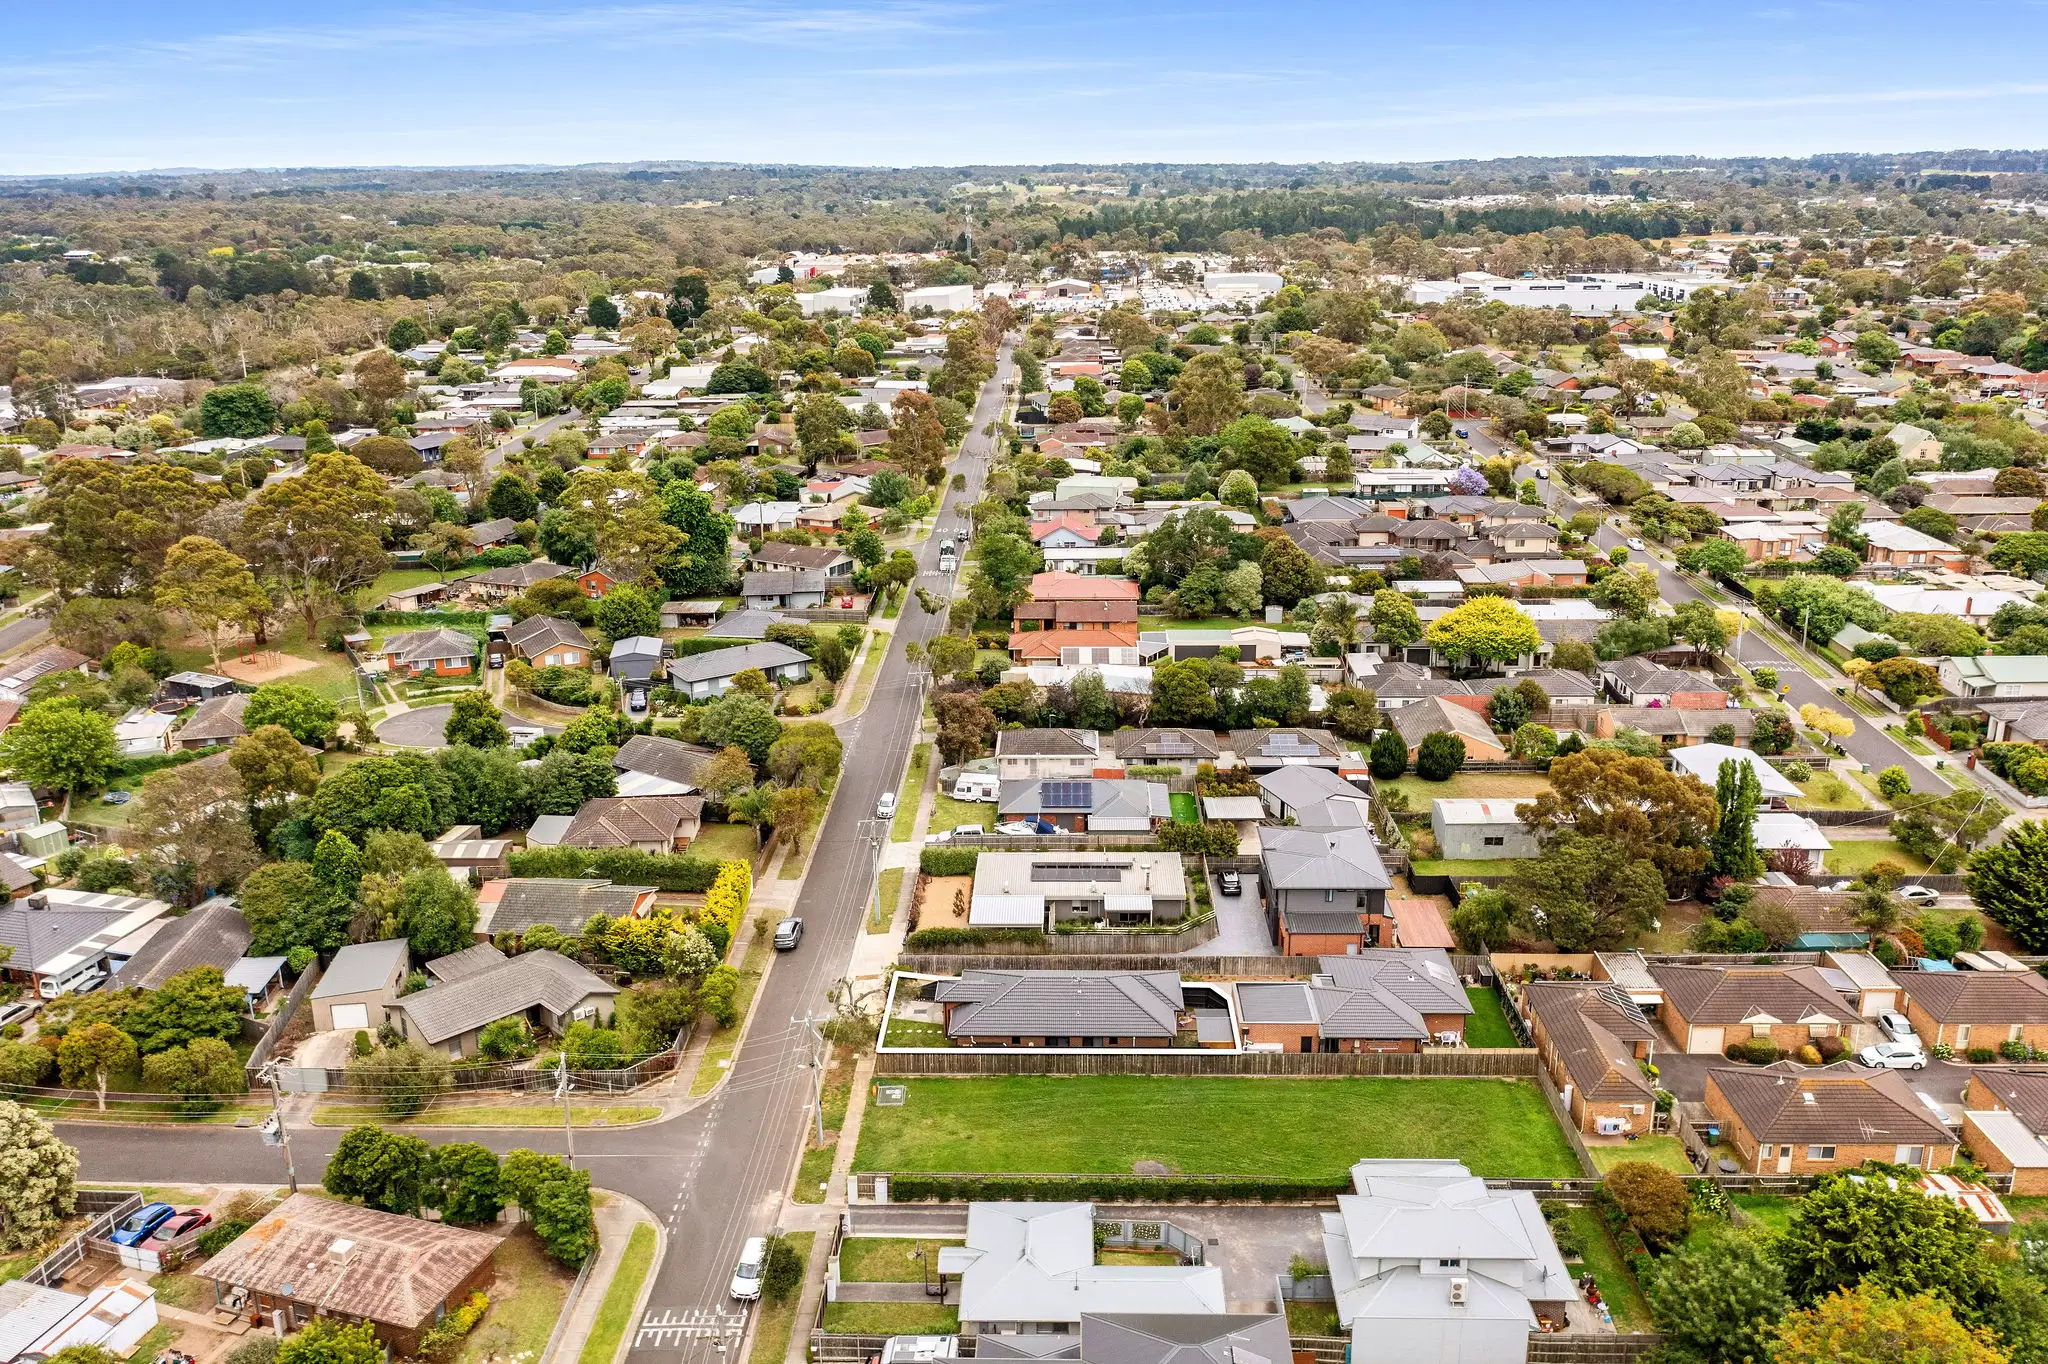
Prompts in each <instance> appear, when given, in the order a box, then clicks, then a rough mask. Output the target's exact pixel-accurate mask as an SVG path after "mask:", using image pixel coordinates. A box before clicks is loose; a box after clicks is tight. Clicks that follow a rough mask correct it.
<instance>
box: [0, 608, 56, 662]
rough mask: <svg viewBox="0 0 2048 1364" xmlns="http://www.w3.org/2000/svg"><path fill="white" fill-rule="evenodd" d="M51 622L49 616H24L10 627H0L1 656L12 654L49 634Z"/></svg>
mask: <svg viewBox="0 0 2048 1364" xmlns="http://www.w3.org/2000/svg"><path fill="white" fill-rule="evenodd" d="M49 628H50V621H49V618H48V617H47V616H23V617H22V618H21V619H20V620H17V621H15V622H13V623H12V624H9V625H0V654H5V653H10V652H12V651H13V650H15V649H19V648H20V647H21V646H23V645H24V644H27V643H28V642H29V641H31V640H33V639H35V638H37V637H38V636H40V635H42V634H45V633H47V632H48V630H49Z"/></svg>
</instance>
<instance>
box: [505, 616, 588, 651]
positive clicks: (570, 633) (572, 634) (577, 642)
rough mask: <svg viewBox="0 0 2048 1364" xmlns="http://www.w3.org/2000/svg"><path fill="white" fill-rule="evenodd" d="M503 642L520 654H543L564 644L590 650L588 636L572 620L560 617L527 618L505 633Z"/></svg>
mask: <svg viewBox="0 0 2048 1364" xmlns="http://www.w3.org/2000/svg"><path fill="white" fill-rule="evenodd" d="M505 642H506V643H507V644H509V645H511V646H512V647H513V648H515V649H517V650H519V651H520V652H521V653H527V654H536V653H544V652H546V651H547V650H549V649H551V648H556V647H559V646H561V645H564V644H568V645H574V646H575V647H577V648H579V649H586V650H587V649H589V648H590V636H589V635H586V634H584V633H583V627H582V626H580V625H578V624H577V623H576V622H575V621H573V620H564V619H563V618H562V617H560V616H528V617H527V618H526V619H525V620H522V621H520V622H519V623H518V624H517V625H515V626H513V627H512V628H511V629H509V630H507V631H506V632H505Z"/></svg>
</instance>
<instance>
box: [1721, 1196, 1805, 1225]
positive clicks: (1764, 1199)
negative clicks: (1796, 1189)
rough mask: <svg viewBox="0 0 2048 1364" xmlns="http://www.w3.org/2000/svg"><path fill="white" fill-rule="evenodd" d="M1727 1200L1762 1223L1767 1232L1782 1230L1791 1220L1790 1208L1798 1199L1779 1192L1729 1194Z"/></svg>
mask: <svg viewBox="0 0 2048 1364" xmlns="http://www.w3.org/2000/svg"><path fill="white" fill-rule="evenodd" d="M1728 1197H1729V1201H1730V1202H1732V1203H1733V1204H1735V1206H1736V1207H1737V1208H1739V1209H1741V1210H1742V1211H1743V1212H1745V1213H1747V1214H1749V1215H1750V1216H1751V1217H1753V1218H1755V1219H1756V1220H1757V1221H1759V1222H1761V1223H1762V1224H1763V1228H1764V1230H1765V1231H1768V1232H1774V1233H1775V1232H1780V1231H1783V1230H1784V1229H1785V1228H1786V1227H1787V1226H1788V1225H1790V1223H1791V1221H1792V1209H1793V1207H1794V1205H1796V1204H1797V1203H1798V1202H1799V1200H1798V1199H1796V1198H1785V1197H1783V1196H1781V1195H1779V1194H1767V1193H1761V1194H1730V1195H1729V1196H1728Z"/></svg>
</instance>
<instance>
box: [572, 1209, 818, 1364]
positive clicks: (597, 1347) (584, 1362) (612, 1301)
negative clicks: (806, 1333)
mask: <svg viewBox="0 0 2048 1364" xmlns="http://www.w3.org/2000/svg"><path fill="white" fill-rule="evenodd" d="M802 1234H803V1235H805V1236H809V1235H811V1233H810V1232H804V1233H802ZM653 1263H654V1224H653V1223H652V1222H641V1223H638V1224H637V1225H635V1226H634V1228H633V1236H632V1239H630V1240H628V1241H627V1242H626V1253H625V1255H624V1256H623V1257H622V1258H621V1259H620V1260H619V1272H618V1273H616V1274H614V1275H613V1276H612V1284H611V1287H610V1288H607V1289H606V1290H605V1294H604V1303H603V1304H602V1305H601V1306H600V1307H599V1308H598V1309H597V1321H596V1322H595V1323H594V1324H593V1325H592V1326H591V1328H590V1335H589V1337H588V1338H587V1339H586V1340H585V1341H584V1342H583V1353H582V1354H581V1355H579V1356H578V1357H577V1364H612V1359H613V1357H614V1356H616V1355H617V1354H618V1352H619V1342H620V1341H621V1340H624V1339H625V1336H626V1328H627V1327H628V1326H630V1325H632V1324H633V1306H634V1304H635V1303H636V1302H637V1301H638V1300H639V1297H640V1285H641V1284H643V1283H645V1282H647V1271H648V1269H649V1267H650V1266H652V1265H653ZM786 1334H787V1333H786V1332H785V1335H786Z"/></svg>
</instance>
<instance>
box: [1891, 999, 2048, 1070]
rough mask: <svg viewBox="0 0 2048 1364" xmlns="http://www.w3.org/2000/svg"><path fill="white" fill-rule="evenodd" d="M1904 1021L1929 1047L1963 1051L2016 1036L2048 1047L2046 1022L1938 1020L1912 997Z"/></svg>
mask: <svg viewBox="0 0 2048 1364" xmlns="http://www.w3.org/2000/svg"><path fill="white" fill-rule="evenodd" d="M1906 1021H1907V1022H1909V1023H1911V1024H1912V1025H1913V1031H1914V1032H1916V1033H1919V1034H1920V1040H1921V1041H1922V1042H1924V1043H1925V1044H1926V1045H1928V1046H1930V1047H1932V1046H1937V1045H1941V1044H1946V1045H1948V1046H1951V1047H1954V1048H1955V1049H1956V1050H1957V1051H1964V1050H1966V1049H1968V1048H1970V1047H1996V1046H1998V1044H1999V1043H2001V1042H2007V1041H2011V1040H2012V1039H2014V1038H2015V1037H2017V1038H2018V1039H2019V1040H2020V1041H2022V1042H2025V1043H2026V1044H2027V1045H2028V1046H2030V1047H2048V1023H1941V1022H1937V1021H1936V1020H1935V1019H1934V1018H1933V1017H1932V1016H1931V1015H1929V1014H1928V1012H1927V1010H1926V1009H1924V1008H1922V1007H1921V1006H1920V1002H1919V1001H1918V1000H1916V999H1912V998H1908V999H1907V1000H1906ZM1973 1080H1974V1077H1973Z"/></svg>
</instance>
